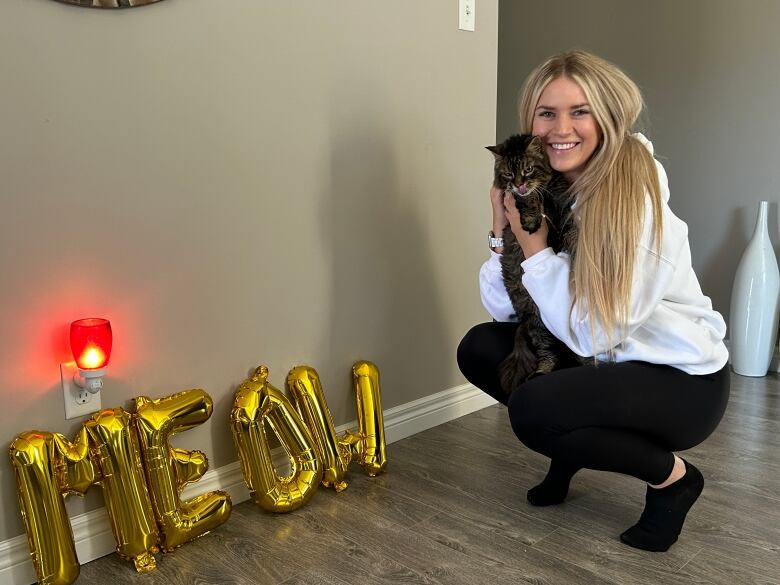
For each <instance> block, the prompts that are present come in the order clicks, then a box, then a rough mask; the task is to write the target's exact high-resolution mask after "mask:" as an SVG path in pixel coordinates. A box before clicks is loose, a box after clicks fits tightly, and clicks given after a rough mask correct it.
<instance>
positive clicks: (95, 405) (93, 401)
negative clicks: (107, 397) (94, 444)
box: [60, 362, 101, 420]
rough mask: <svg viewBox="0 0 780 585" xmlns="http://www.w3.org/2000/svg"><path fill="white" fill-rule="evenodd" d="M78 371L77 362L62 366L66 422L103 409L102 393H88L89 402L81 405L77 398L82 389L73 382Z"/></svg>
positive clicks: (61, 374)
mask: <svg viewBox="0 0 780 585" xmlns="http://www.w3.org/2000/svg"><path fill="white" fill-rule="evenodd" d="M77 371H78V369H77V368H76V362H68V363H65V364H60V376H62V399H63V401H64V403H65V420H70V419H72V418H81V417H85V416H87V415H90V414H92V413H93V412H97V411H98V410H100V409H101V404H100V403H101V400H100V392H98V393H97V394H90V393H89V392H87V393H86V395H87V402H85V403H83V404H79V402H78V401H77V396H78V394H79V392H82V391H83V390H82V388H80V387H79V386H77V385H76V383H75V382H74V381H73V375H74V374H75V373H76V372H77Z"/></svg>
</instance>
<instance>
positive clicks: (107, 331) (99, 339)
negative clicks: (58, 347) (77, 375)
mask: <svg viewBox="0 0 780 585" xmlns="http://www.w3.org/2000/svg"><path fill="white" fill-rule="evenodd" d="M111 343H112V337H111V323H110V322H109V321H108V319H98V318H91V319H79V320H78V321H74V322H73V323H71V324H70V350H71V351H72V352H73V358H74V359H75V360H76V365H77V366H78V367H79V369H80V370H86V371H89V370H99V369H101V368H104V367H106V366H107V365H108V360H109V358H110V357H111Z"/></svg>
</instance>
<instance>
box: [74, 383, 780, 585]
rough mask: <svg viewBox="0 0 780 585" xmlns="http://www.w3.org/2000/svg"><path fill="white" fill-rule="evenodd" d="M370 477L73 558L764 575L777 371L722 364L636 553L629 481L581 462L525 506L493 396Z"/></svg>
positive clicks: (309, 577)
mask: <svg viewBox="0 0 780 585" xmlns="http://www.w3.org/2000/svg"><path fill="white" fill-rule="evenodd" d="M388 452H389V466H388V471H387V473H386V474H385V475H383V476H381V477H378V478H374V479H371V478H368V477H365V476H363V475H362V472H361V471H360V469H359V467H356V466H353V467H352V468H351V470H350V474H349V477H348V479H349V480H350V486H349V488H348V489H347V490H346V491H344V492H342V493H340V494H336V493H334V492H333V491H331V490H326V489H323V488H320V489H319V490H318V492H317V493H316V494H315V495H314V497H313V498H312V500H311V501H310V503H309V504H307V505H306V506H304V507H303V508H302V509H300V510H298V511H296V512H293V513H290V514H282V515H271V514H266V513H264V512H263V511H262V510H260V509H259V508H258V507H257V506H256V505H254V504H253V503H252V502H244V503H242V504H239V505H237V506H235V508H234V509H233V515H232V516H231V518H230V520H229V521H228V522H227V523H226V524H225V525H223V526H221V527H220V528H219V529H217V530H215V531H214V532H213V533H211V534H208V535H206V536H205V537H203V538H201V539H199V540H197V541H195V542H191V543H188V544H187V545H185V546H183V547H182V548H180V549H178V550H176V551H175V552H174V553H172V554H167V555H162V556H160V557H159V561H158V570H157V571H155V572H153V573H150V574H148V575H137V574H135V572H134V570H133V568H132V563H127V562H124V561H122V560H120V559H119V558H118V556H117V555H110V556H107V557H103V558H101V559H98V560H96V561H93V562H91V563H88V564H86V565H84V566H83V567H82V571H81V576H80V577H79V579H78V581H77V583H78V584H79V585H84V584H89V583H95V584H100V585H105V584H125V583H126V584H137V585H149V584H163V583H164V584H182V585H184V584H186V585H192V584H197V583H204V584H205V583H208V584H227V583H235V584H255V583H259V584H268V585H276V584H284V585H304V584H308V585H315V584H317V585H326V584H330V585H345V584H347V585H352V584H364V583H365V584H375V583H376V584H380V583H381V584H394V585H397V584H400V583H410V584H415V583H419V584H423V583H425V584H434V585H435V584H442V585H445V584H446V585H455V584H464V585H465V584H468V585H480V584H490V585H496V584H504V583H535V584H556V585H558V584H565V585H569V584H573V585H576V584H583V585H584V584H587V585H598V584H630V585H634V584H648V585H650V584H652V585H658V584H667V583H672V584H691V583H718V584H721V583H722V584H728V585H735V584H742V583H745V584H754V585H759V584H761V585H767V584H770V583H774V584H780V378H778V375H777V374H770V375H769V376H768V377H766V378H758V379H754V378H743V377H740V376H737V375H732V392H731V400H730V403H729V407H728V410H727V411H726V415H725V417H724V419H723V422H722V423H721V425H720V427H718V429H717V430H716V431H715V433H714V434H713V435H712V436H711V437H710V438H709V439H708V440H707V441H705V442H704V444H702V445H700V446H699V447H696V448H695V449H691V450H690V451H687V452H686V458H688V459H690V460H691V461H692V462H693V463H695V464H696V465H697V466H698V467H699V468H700V469H701V470H702V472H703V474H704V477H705V486H704V492H703V494H702V496H701V498H700V499H699V501H698V502H697V503H696V505H695V506H694V507H693V509H692V511H691V513H690V514H689V516H688V520H687V522H686V525H685V528H684V530H683V533H682V535H681V537H680V539H679V541H678V542H677V543H676V544H675V545H674V546H673V547H672V548H671V549H670V550H669V552H667V553H647V552H643V551H638V550H635V549H632V548H630V547H627V546H625V545H623V544H621V543H620V541H619V540H618V535H619V534H620V532H621V531H623V530H624V529H625V528H627V527H628V526H630V525H632V524H633V523H634V522H635V521H636V519H637V518H638V517H639V514H640V512H641V510H642V505H643V498H644V490H645V487H644V485H643V484H642V483H641V482H639V481H638V480H635V479H632V478H628V477H624V476H620V475H617V474H611V473H603V472H594V471H587V470H586V471H582V472H580V473H579V474H578V475H577V476H576V477H575V479H574V481H573V482H572V489H571V491H570V492H569V498H568V499H567V501H566V503H564V504H563V505H560V506H553V507H549V508H542V509H539V508H534V507H533V506H531V505H530V504H528V503H527V502H526V499H525V492H526V490H527V489H528V488H529V487H531V486H533V485H534V484H535V483H537V482H538V481H539V480H540V479H541V478H542V477H543V475H544V472H545V470H546V464H547V460H546V459H545V458H544V457H542V456H540V455H537V454H535V453H533V452H531V451H529V450H528V449H526V448H524V447H523V446H522V445H521V444H519V443H518V442H517V440H516V439H515V437H514V435H513V434H512V431H511V429H510V427H509V423H508V421H507V417H506V411H505V409H504V408H503V407H500V406H493V407H489V408H486V409H484V410H482V411H479V412H476V413H474V414H471V415H468V416H465V417H463V418H460V419H458V420H455V421H452V422H449V423H447V424H444V425H441V426H439V427H436V428H433V429H430V430H428V431H425V432H422V433H419V434H417V435H414V436H412V437H409V438H407V439H404V440H402V441H399V442H397V443H393V444H392V445H390V446H389V447H388Z"/></svg>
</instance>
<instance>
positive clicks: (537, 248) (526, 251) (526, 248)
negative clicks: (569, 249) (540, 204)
mask: <svg viewBox="0 0 780 585" xmlns="http://www.w3.org/2000/svg"><path fill="white" fill-rule="evenodd" d="M491 198H492V192H491ZM504 214H505V215H506V218H507V221H509V227H511V228H512V233H513V234H515V237H516V238H517V242H518V243H519V244H520V247H521V248H522V249H523V255H524V256H525V257H526V258H530V257H531V256H533V255H534V254H536V253H537V252H541V251H542V250H544V249H545V248H547V234H548V233H549V227H548V226H547V220H544V221H543V222H542V225H541V226H539V229H538V230H536V231H535V232H534V233H532V234H529V233H528V232H527V231H525V230H524V229H523V226H522V224H521V222H520V211H518V209H517V205H515V197H514V195H512V193H509V192H506V193H504Z"/></svg>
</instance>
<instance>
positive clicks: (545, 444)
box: [458, 323, 729, 484]
mask: <svg viewBox="0 0 780 585" xmlns="http://www.w3.org/2000/svg"><path fill="white" fill-rule="evenodd" d="M515 329H517V324H516V323H483V324H481V325H477V326H476V327H473V328H472V329H471V330H470V331H469V332H468V333H467V334H466V336H465V337H464V338H463V340H462V341H461V342H460V345H459V346H458V366H459V367H460V370H461V372H463V375H464V376H466V379H468V381H469V382H471V383H472V384H474V385H475V386H477V387H478V388H480V389H481V390H483V391H484V392H486V393H487V394H490V395H491V396H492V397H493V398H495V399H496V400H498V401H499V402H501V403H503V404H506V405H507V406H508V408H509V420H510V422H511V423H512V429H513V430H514V432H515V434H516V435H517V437H518V438H519V439H520V441H522V442H523V444H525V445H526V446H527V447H529V448H531V449H533V450H534V451H537V452H539V453H542V454H543V455H546V456H547V457H550V458H551V459H554V460H555V461H560V462H561V463H563V464H565V465H567V466H569V467H571V468H572V469H579V468H582V467H584V468H587V469H599V470H603V471H616V472H619V473H624V474H627V475H631V476H634V477H638V478H639V479H642V480H644V481H646V482H648V483H651V484H660V483H663V482H664V481H665V480H666V479H667V478H668V477H669V475H670V474H671V472H672V467H673V466H674V456H673V454H672V452H673V451H681V450H684V449H690V448H691V447H694V446H696V445H698V444H699V443H701V442H702V441H703V440H704V439H706V438H707V437H708V436H709V435H710V433H712V431H714V430H715V427H717V426H718V423H719V422H720V419H721V418H722V417H723V413H724V411H725V410H726V403H727V402H728V397H729V370H728V366H725V367H724V368H723V369H721V370H720V371H718V372H716V373H714V374H708V375H701V376H698V375H691V374H687V373H685V372H683V371H682V370H678V369H677V368H673V367H671V366H664V365H656V364H649V363H645V362H623V363H617V364H599V365H598V366H579V367H574V368H568V369H564V370H557V371H554V372H552V373H550V374H546V375H544V376H539V377H537V378H533V379H532V380H530V381H528V382H526V383H525V384H523V385H522V386H521V387H520V388H518V389H517V390H516V391H515V392H513V393H512V395H511V396H507V395H506V394H505V393H504V391H503V390H502V389H501V385H500V382H499V376H498V366H499V364H500V363H501V362H502V361H503V360H504V358H505V357H506V356H507V355H508V354H509V353H510V351H511V350H512V347H513V346H514V337H515Z"/></svg>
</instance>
